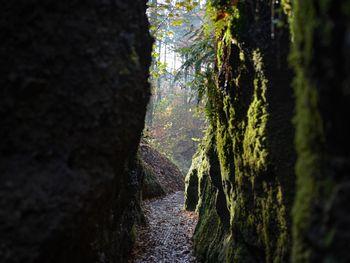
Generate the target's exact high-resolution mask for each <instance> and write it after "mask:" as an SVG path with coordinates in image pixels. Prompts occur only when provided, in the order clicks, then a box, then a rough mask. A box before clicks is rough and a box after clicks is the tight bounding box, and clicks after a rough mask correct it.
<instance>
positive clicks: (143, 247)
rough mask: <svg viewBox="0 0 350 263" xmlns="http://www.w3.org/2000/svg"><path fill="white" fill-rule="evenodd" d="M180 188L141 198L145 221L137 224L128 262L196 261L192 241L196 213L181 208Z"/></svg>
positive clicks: (181, 196)
mask: <svg viewBox="0 0 350 263" xmlns="http://www.w3.org/2000/svg"><path fill="white" fill-rule="evenodd" d="M183 204H184V192H181V191H179V192H176V193H173V194H170V195H167V196H165V197H163V198H161V199H153V200H149V201H145V202H144V204H143V209H144V212H145V216H146V220H147V224H146V225H145V226H139V227H138V229H137V233H138V237H137V240H136V244H135V248H134V251H133V255H132V259H131V260H130V261H129V263H146V262H147V263H153V262H157V263H175V262H181V263H197V261H196V259H195V257H194V256H193V249H192V241H191V237H192V235H193V231H194V228H195V226H196V223H197V215H196V214H195V213H193V212H187V211H184V210H183Z"/></svg>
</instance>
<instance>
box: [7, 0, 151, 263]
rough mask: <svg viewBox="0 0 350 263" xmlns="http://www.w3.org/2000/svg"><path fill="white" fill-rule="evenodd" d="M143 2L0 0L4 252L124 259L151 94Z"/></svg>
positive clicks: (55, 258)
mask: <svg viewBox="0 0 350 263" xmlns="http://www.w3.org/2000/svg"><path fill="white" fill-rule="evenodd" d="M145 9H146V1H145V0H135V1H122V0H116V1H100V0H88V1H74V0H73V1H53V0H47V1H40V3H39V1H34V0H16V1H7V2H3V3H2V4H1V8H0V17H1V19H0V38H1V46H0V76H1V77H0V87H1V96H0V127H1V129H0V138H1V143H0V155H1V157H0V261H1V262H16V263H17V262H125V261H126V255H127V253H128V251H129V249H130V246H131V243H132V229H133V225H134V223H135V220H136V219H137V213H138V209H139V203H138V202H139V200H138V199H139V192H138V191H139V188H140V186H139V184H140V181H141V178H140V177H141V176H140V175H141V171H139V169H138V168H137V166H135V165H134V159H135V156H136V152H137V147H138V143H139V138H140V134H141V131H142V128H143V125H144V116H145V111H146V105H147V102H148V99H149V95H150V91H149V85H148V83H147V78H148V68H149V65H150V53H151V45H152V40H151V38H150V36H149V34H148V22H147V18H146V15H145Z"/></svg>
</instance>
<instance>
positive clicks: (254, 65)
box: [188, 1, 290, 262]
mask: <svg viewBox="0 0 350 263" xmlns="http://www.w3.org/2000/svg"><path fill="white" fill-rule="evenodd" d="M213 3H216V4H217V5H215V4H212V5H211V10H210V11H211V13H212V14H216V13H217V12H218V11H221V10H225V11H227V10H231V11H229V12H228V13H229V16H227V17H226V18H225V19H223V20H220V21H217V22H216V24H215V23H214V25H215V26H216V29H217V30H216V43H217V48H216V55H217V67H218V69H219V71H220V76H224V77H223V78H225V79H223V78H220V79H219V78H218V79H217V85H216V87H215V88H216V90H215V91H216V92H213V93H212V94H210V95H211V96H212V99H213V100H214V101H215V108H214V109H215V111H216V114H215V115H214V116H215V118H214V119H215V120H214V121H213V122H212V123H211V126H212V127H211V128H212V131H211V134H213V135H212V137H210V136H209V137H207V138H206V142H207V144H206V145H203V146H201V149H200V152H201V153H198V154H197V155H196V157H195V158H194V160H193V163H194V164H195V167H196V168H195V170H196V171H197V177H198V189H197V191H198V204H197V210H198V211H199V222H198V226H197V228H196V232H195V238H194V244H195V248H196V253H197V254H198V255H199V259H200V260H201V261H202V262H257V261H258V262H286V261H287V260H288V257H289V253H290V231H289V230H288V225H289V215H288V213H289V211H288V208H287V207H286V202H290V200H289V199H288V200H287V198H286V197H285V196H284V195H285V192H286V191H287V190H286V189H285V187H286V185H285V184H283V183H281V182H280V181H279V179H278V175H276V173H277V172H276V168H275V167H274V166H273V165H271V156H270V149H269V147H270V145H271V144H270V143H269V140H270V139H272V140H274V138H270V133H271V132H270V131H269V130H268V123H269V121H270V115H271V114H272V113H271V114H270V113H269V111H270V109H269V102H268V93H269V92H270V91H269V89H270V87H269V85H270V83H269V80H268V79H267V76H266V74H265V65H264V61H265V60H269V58H264V56H263V53H262V52H261V51H260V50H259V49H257V48H256V47H255V48H254V49H252V48H247V46H246V44H245V43H240V39H241V34H242V31H241V30H242V28H243V27H244V25H243V23H247V21H250V20H249V18H248V17H246V18H244V19H243V16H241V15H240V14H239V10H244V12H247V10H246V9H245V8H246V6H245V4H243V3H240V4H239V7H238V8H237V7H232V6H231V7H229V6H226V7H225V6H223V4H222V2H220V3H219V2H216V1H214V2H213ZM286 3H287V2H286V1H285V4H286ZM226 4H228V3H226ZM248 9H249V6H248ZM212 16H213V15H212ZM270 63H271V60H270ZM268 66H269V67H271V65H269V64H268ZM247 69H249V72H248V70H247ZM213 97H214V98H213ZM213 147H214V148H216V149H215V154H216V155H217V158H218V160H219V166H220V174H219V179H220V180H219V181H220V187H221V188H222V191H223V195H224V197H223V199H224V201H222V200H221V201H220V202H221V203H225V206H226V207H225V208H226V209H227V213H228V223H227V226H226V225H225V224H224V223H223V222H225V221H224V220H223V218H222V216H221V215H219V214H218V211H217V205H218V204H219V203H218V191H220V190H218V189H221V188H218V183H217V182H214V181H213V178H212V177H211V176H208V171H209V170H210V167H211V166H212V161H211V160H212V157H210V155H209V154H208V153H209V150H208V149H210V148H213ZM199 156H201V157H200V158H199ZM191 176H192V177H193V178H194V176H193V175H191ZM189 182H190V179H189V180H188V183H189ZM224 225H225V226H224Z"/></svg>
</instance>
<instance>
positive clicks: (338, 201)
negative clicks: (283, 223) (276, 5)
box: [292, 0, 350, 262]
mask: <svg viewBox="0 0 350 263" xmlns="http://www.w3.org/2000/svg"><path fill="white" fill-rule="evenodd" d="M293 7H294V12H295V16H294V18H293V21H292V29H293V32H294V36H295V38H294V39H295V42H294V45H293V50H292V55H293V56H292V58H293V66H294V68H295V71H296V78H295V85H294V86H295V91H296V98H297V104H296V117H295V123H296V131H297V132H296V140H295V142H296V149H297V153H298V161H297V165H296V174H297V186H298V187H297V194H296V200H295V204H294V208H293V241H294V242H293V257H292V260H293V262H350V254H349V244H350V234H349V231H350V210H349V208H348V207H349V201H350V191H349V190H350V179H349V173H350V140H349V134H350V126H349V125H348V124H349V123H348V122H349V116H350V107H349V105H350V77H349V76H350V75H349V73H350V1H349V0H346V1H345V0H344V1H340V0H335V1H316V0H314V1H301V0H294V1H293Z"/></svg>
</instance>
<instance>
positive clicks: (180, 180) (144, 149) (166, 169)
mask: <svg viewBox="0 0 350 263" xmlns="http://www.w3.org/2000/svg"><path fill="white" fill-rule="evenodd" d="M140 157H141V160H142V166H143V170H144V171H145V176H144V180H143V185H142V198H143V199H147V198H153V197H159V196H162V195H164V194H171V193H174V192H178V191H183V190H184V188H185V184H184V177H183V175H182V173H181V171H180V170H179V168H178V167H177V166H176V165H175V164H174V163H172V162H171V161H170V160H169V159H168V158H167V157H166V156H164V155H163V154H161V153H160V152H159V151H157V150H156V149H155V148H154V147H152V146H150V145H149V144H147V143H141V144H140Z"/></svg>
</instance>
